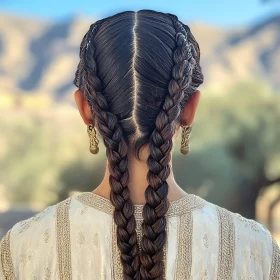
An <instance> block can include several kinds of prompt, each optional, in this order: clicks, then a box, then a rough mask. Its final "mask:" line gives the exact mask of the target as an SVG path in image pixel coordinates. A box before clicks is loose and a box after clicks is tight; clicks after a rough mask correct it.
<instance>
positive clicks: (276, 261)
mask: <svg viewBox="0 0 280 280" xmlns="http://www.w3.org/2000/svg"><path fill="white" fill-rule="evenodd" d="M270 235H271V233H270ZM271 239H272V263H271V270H270V276H269V279H270V280H276V279H279V278H277V277H280V248H279V246H278V244H277V243H276V240H275V239H274V238H273V237H272V235H271Z"/></svg>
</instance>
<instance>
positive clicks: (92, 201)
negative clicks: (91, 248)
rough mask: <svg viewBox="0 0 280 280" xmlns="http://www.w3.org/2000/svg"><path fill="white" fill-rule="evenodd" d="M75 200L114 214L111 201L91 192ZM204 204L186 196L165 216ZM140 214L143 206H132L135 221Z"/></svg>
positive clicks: (190, 196)
mask: <svg viewBox="0 0 280 280" xmlns="http://www.w3.org/2000/svg"><path fill="white" fill-rule="evenodd" d="M75 199H77V200H78V201H80V202H81V203H83V204H85V205H88V206H91V207H93V208H95V209H97V210H100V211H102V212H105V213H107V214H110V215H113V214H114V206H113V205H112V203H111V201H110V200H109V199H108V198H105V197H102V196H100V195H97V194H95V193H93V192H82V193H81V194H78V195H76V196H75ZM204 204H206V201H205V200H204V199H203V198H201V197H199V196H196V195H194V194H188V195H185V196H184V197H182V198H180V199H178V200H175V201H171V202H170V206H169V208H168V210H167V212H166V215H165V216H167V217H172V216H178V215H183V214H184V213H185V212H186V211H191V210H193V209H195V208H197V207H198V206H200V205H204ZM142 212H143V205H141V204H134V216H135V219H142Z"/></svg>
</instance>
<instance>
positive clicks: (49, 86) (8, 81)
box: [0, 14, 280, 100]
mask: <svg viewBox="0 0 280 280" xmlns="http://www.w3.org/2000/svg"><path fill="white" fill-rule="evenodd" d="M93 21H94V19H84V18H83V17H82V16H73V17H71V18H69V19H68V20H65V21H63V22H50V21H49V22H47V21H40V20H35V19H27V18H19V17H17V16H13V15H8V14H0V92H5V93H11V94H21V93H22V94H41V95H52V96H53V97H55V98H56V99H57V100H67V99H69V100H72V91H73V90H74V89H75V87H74V86H73V84H72V81H73V78H74V72H75V70H76V67H77V63H78V52H79V44H80V42H81V40H82V37H83V36H84V34H85V32H86V31H87V30H88V28H89V25H90V23H91V22H93ZM190 27H191V29H192V31H193V33H194V35H195V37H196V38H197V40H198V42H199V44H200V46H201V50H202V67H203V71H204V75H205V84H204V86H205V87H211V88H213V89H215V88H221V87H223V86H225V85H229V84H230V83H232V82H236V81H238V80H248V79H258V80H265V81H267V82H268V83H270V84H271V85H272V86H273V87H274V88H275V89H280V80H279V79H278V76H279V74H280V64H279V63H277V61H278V62H279V61H280V33H279V28H280V15H279V16H276V17H273V18H270V19H267V20H265V21H263V22H261V23H259V24H257V25H254V26H249V27H244V28H242V29H236V30H226V29H220V28H217V27H214V26H207V25H205V24H199V23H195V24H193V25H190Z"/></svg>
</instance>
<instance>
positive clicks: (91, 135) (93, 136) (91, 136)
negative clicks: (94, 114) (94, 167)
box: [87, 124, 99, 154]
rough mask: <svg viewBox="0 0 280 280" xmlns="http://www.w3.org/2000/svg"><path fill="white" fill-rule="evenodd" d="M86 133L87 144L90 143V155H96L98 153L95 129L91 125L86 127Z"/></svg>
mask: <svg viewBox="0 0 280 280" xmlns="http://www.w3.org/2000/svg"><path fill="white" fill-rule="evenodd" d="M87 132H88V136H89V143H90V145H89V150H90V152H91V153H92V154H97V153H98V151H99V148H98V142H99V140H98V139H97V136H96V130H95V127H94V126H93V124H89V125H88V127H87Z"/></svg>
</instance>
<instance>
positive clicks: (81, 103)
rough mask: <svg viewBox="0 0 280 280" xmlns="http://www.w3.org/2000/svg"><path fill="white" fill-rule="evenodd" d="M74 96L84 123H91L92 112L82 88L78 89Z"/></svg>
mask: <svg viewBox="0 0 280 280" xmlns="http://www.w3.org/2000/svg"><path fill="white" fill-rule="evenodd" d="M74 97H75V101H76V104H77V107H78V109H79V112H80V115H81V117H82V119H83V121H84V123H85V124H86V125H89V124H90V121H91V120H92V113H91V109H90V106H89V104H88V101H87V100H86V98H85V97H84V94H83V92H82V91H81V90H76V91H75V93H74Z"/></svg>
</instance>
